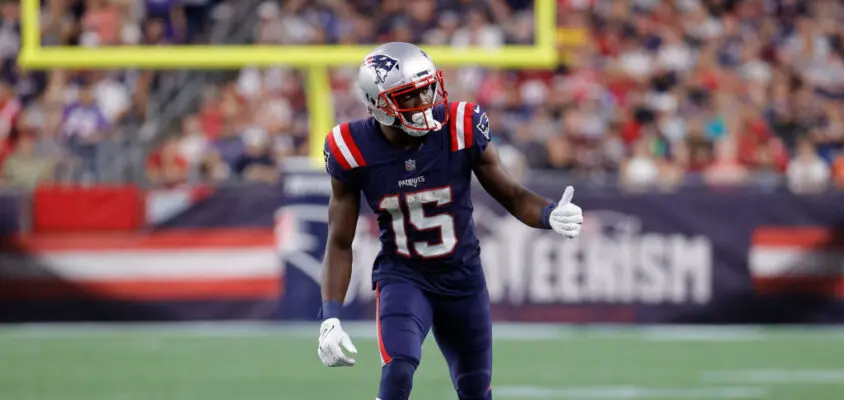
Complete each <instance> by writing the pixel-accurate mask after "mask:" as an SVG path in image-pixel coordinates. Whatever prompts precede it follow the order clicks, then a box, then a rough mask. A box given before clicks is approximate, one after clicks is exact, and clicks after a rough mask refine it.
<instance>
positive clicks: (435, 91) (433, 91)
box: [378, 71, 448, 137]
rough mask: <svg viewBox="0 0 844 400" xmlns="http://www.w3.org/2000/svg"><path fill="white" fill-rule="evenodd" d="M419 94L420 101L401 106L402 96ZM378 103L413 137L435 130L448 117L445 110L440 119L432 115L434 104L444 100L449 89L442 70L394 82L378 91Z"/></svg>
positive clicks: (410, 96)
mask: <svg viewBox="0 0 844 400" xmlns="http://www.w3.org/2000/svg"><path fill="white" fill-rule="evenodd" d="M415 96H421V98H422V103H423V104H422V105H419V106H402V103H403V102H404V101H405V100H408V101H410V100H412V99H414V97H415ZM378 103H379V104H380V105H381V107H380V108H381V110H382V111H384V112H385V113H386V114H387V115H389V116H392V117H395V120H396V123H395V124H394V125H395V126H397V127H399V128H400V129H401V130H403V131H404V132H405V133H407V134H408V135H410V136H414V137H422V136H425V135H426V134H428V132H430V131H438V130H440V129H441V128H442V126H443V125H444V124H445V123H446V122H447V121H448V112H446V113H445V119H444V120H443V121H442V122H440V121H437V120H436V119H435V118H434V113H433V110H434V107H436V106H438V105H440V104H446V108H448V106H447V104H448V92H447V91H446V90H445V85H444V81H443V76H442V71H437V72H436V74H434V75H427V76H425V77H423V78H421V79H418V80H415V81H413V82H411V83H408V84H405V85H401V86H397V87H395V88H392V89H390V90H387V91H383V92H381V93H380V94H379V99H378Z"/></svg>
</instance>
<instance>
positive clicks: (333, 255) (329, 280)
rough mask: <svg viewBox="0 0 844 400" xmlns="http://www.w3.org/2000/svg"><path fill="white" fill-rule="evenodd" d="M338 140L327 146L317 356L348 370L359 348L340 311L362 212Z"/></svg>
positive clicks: (353, 176)
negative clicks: (327, 179)
mask: <svg viewBox="0 0 844 400" xmlns="http://www.w3.org/2000/svg"><path fill="white" fill-rule="evenodd" d="M335 140H336V139H335V138H332V137H331V134H329V138H328V139H327V140H326V142H325V148H324V150H323V152H324V155H325V170H326V171H327V172H328V174H329V175H331V198H330V199H329V201H328V240H327V242H326V244H325V257H323V268H322V286H321V291H322V307H321V308H320V317H321V318H322V324H321V325H320V328H319V347H318V348H317V355H319V359H320V361H322V363H323V364H324V365H325V366H328V367H345V366H352V365H354V364H355V359H354V358H352V355H354V354H356V353H357V349H356V348H355V345H354V344H352V340H351V339H350V338H349V335H348V334H346V332H345V331H344V330H343V326H342V324H341V323H340V310H341V309H342V308H343V300H344V299H345V298H346V291H347V290H348V289H349V280H350V279H351V277H352V242H353V241H354V239H355V228H356V227H357V223H358V213H359V212H360V186H359V185H358V184H357V183H358V180H357V173H356V172H355V170H354V169H353V168H351V166H350V165H349V163H348V162H341V161H339V160H338V157H343V154H342V152H341V151H340V150H339V149H338V148H337V144H336V141H335Z"/></svg>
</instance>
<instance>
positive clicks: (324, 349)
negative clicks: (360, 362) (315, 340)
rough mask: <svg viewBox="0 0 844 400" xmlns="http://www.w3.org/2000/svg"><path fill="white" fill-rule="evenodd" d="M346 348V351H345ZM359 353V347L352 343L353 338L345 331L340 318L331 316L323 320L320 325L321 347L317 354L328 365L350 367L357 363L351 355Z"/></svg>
mask: <svg viewBox="0 0 844 400" xmlns="http://www.w3.org/2000/svg"><path fill="white" fill-rule="evenodd" d="M344 349H345V352H344V351H343V350H344ZM347 352H348V353H349V354H350V355H355V354H357V353H358V349H357V348H355V345H354V344H352V339H351V338H349V335H347V334H346V332H345V331H343V326H342V325H340V320H339V319H337V318H329V319H326V320H325V321H322V325H320V327H319V348H318V349H317V354H318V355H319V360H320V361H322V363H323V364H324V365H325V366H326V367H350V366H352V365H355V359H354V358H352V357H351V356H350V355H346V353H347Z"/></svg>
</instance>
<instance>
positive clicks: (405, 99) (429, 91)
mask: <svg viewBox="0 0 844 400" xmlns="http://www.w3.org/2000/svg"><path fill="white" fill-rule="evenodd" d="M394 100H395V102H396V106H397V108H398V109H399V110H400V111H401V112H402V115H404V117H405V118H406V119H408V120H409V119H411V118H412V116H413V114H414V113H417V112H419V110H420V109H422V108H424V107H426V106H431V105H432V104H433V103H434V85H426V86H423V87H421V88H414V89H410V90H406V91H402V92H399V93H396V94H395V95H394Z"/></svg>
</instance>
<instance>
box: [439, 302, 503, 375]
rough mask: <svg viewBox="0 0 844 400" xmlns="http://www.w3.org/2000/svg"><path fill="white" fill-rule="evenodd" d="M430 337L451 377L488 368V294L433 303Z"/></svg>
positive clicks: (489, 327) (489, 325) (489, 361)
mask: <svg viewBox="0 0 844 400" xmlns="http://www.w3.org/2000/svg"><path fill="white" fill-rule="evenodd" d="M433 331H434V337H435V338H436V340H437V345H438V346H439V347H440V351H442V353H443V356H444V357H445V359H446V361H447V362H448V366H449V369H451V372H452V375H453V376H455V377H456V376H459V375H461V374H464V373H473V372H477V371H481V370H483V371H487V372H488V371H489V370H491V368H492V315H491V313H490V307H489V293H488V292H487V291H486V289H484V290H483V291H481V292H479V293H477V294H475V295H472V296H467V297H459V298H452V299H449V298H443V297H440V298H438V299H437V301H435V302H434V322H433Z"/></svg>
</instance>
